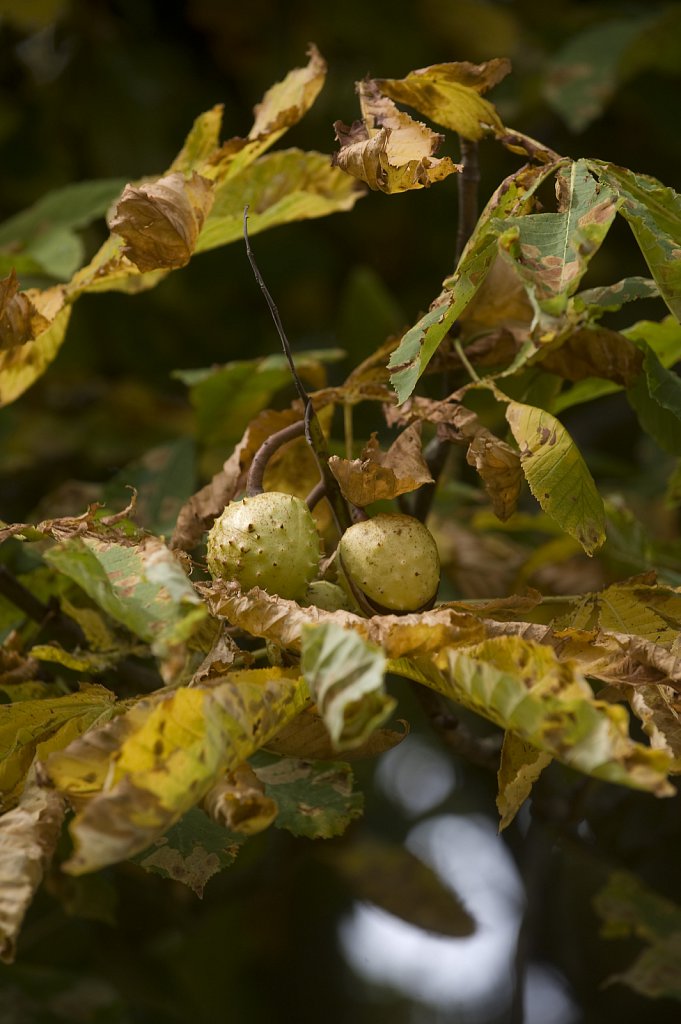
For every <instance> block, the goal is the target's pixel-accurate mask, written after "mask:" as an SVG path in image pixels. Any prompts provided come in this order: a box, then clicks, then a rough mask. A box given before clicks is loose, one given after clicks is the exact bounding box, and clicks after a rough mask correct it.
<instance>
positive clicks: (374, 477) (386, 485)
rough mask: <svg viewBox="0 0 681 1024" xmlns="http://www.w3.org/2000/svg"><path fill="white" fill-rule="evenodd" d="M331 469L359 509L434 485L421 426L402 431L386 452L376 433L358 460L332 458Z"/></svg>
mask: <svg viewBox="0 0 681 1024" xmlns="http://www.w3.org/2000/svg"><path fill="white" fill-rule="evenodd" d="M329 468H330V469H331V472H332V473H333V475H334V476H335V478H336V480H338V483H339V485H340V489H341V491H342V492H343V495H344V496H345V497H346V498H347V499H348V501H351V502H352V503H353V505H358V506H359V507H360V508H364V506H365V505H370V504H371V503H372V502H373V501H380V500H381V499H383V498H386V499H391V498H395V497H397V495H398V494H407V493H408V492H409V491H415V490H416V489H417V488H418V487H420V486H421V485H422V484H429V483H432V482H433V478H432V476H431V473H430V470H429V468H428V465H427V463H426V461H425V459H424V458H423V453H422V451H421V424H420V423H413V424H412V425H411V426H410V427H407V429H406V430H403V431H402V433H401V434H400V435H399V437H398V438H397V439H396V440H395V441H394V442H393V444H392V445H391V446H390V448H389V449H388V451H387V452H382V451H381V449H380V447H379V444H378V440H377V439H376V434H372V435H371V440H370V441H369V443H368V444H367V446H366V447H365V449H364V451H363V452H362V455H361V457H360V458H359V459H353V460H352V461H349V460H348V459H341V458H339V457H338V456H337V455H332V456H331V458H330V459H329Z"/></svg>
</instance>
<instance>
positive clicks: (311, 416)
mask: <svg viewBox="0 0 681 1024" xmlns="http://www.w3.org/2000/svg"><path fill="white" fill-rule="evenodd" d="M244 241H245V243H246V254H247V256H248V260H249V263H250V264H251V268H252V270H253V274H254V276H255V279H256V281H257V282H258V284H259V285H260V290H261V291H262V293H263V295H264V296H265V301H266V302H267V305H268V307H269V310H270V313H271V314H272V319H273V321H274V325H275V327H276V328H277V333H278V335H279V339H280V341H281V344H282V347H283V349H284V355H285V356H286V359H287V360H288V364H289V367H290V368H291V374H292V376H293V380H294V383H295V386H296V390H297V392H298V394H299V396H300V398H301V400H302V402H303V404H304V406H305V436H306V438H307V441H308V444H309V445H310V448H311V449H312V452H313V454H314V457H315V459H316V461H317V465H318V466H319V472H320V474H321V477H322V480H323V481H324V485H325V487H326V496H327V498H328V499H329V504H330V505H331V509H332V511H333V516H334V519H335V521H336V526H337V527H338V529H339V531H340V532H341V533H344V532H345V530H347V528H348V527H349V526H350V525H351V522H352V520H351V518H350V512H349V510H348V507H347V505H346V503H345V498H344V497H343V495H342V494H341V491H340V488H339V486H338V482H337V480H336V478H335V476H334V475H333V473H332V472H331V470H330V469H329V452H328V449H327V446H326V438H325V437H324V431H323V430H322V426H321V423H320V422H319V417H318V416H317V414H316V412H315V411H314V408H313V406H312V402H311V401H310V396H309V395H308V393H307V391H306V390H305V387H304V385H303V382H302V381H301V379H300V377H299V376H298V371H297V370H296V367H295V363H294V361H293V353H292V351H291V346H290V344H289V340H288V338H287V337H286V331H285V330H284V325H283V323H282V321H281V316H280V315H279V310H278V309H277V306H276V303H275V301H274V299H273V298H272V296H271V295H270V293H269V291H268V288H267V285H266V284H265V282H264V280H263V277H262V274H261V273H260V271H259V269H258V265H257V263H256V261H255V256H254V255H253V250H252V249H251V243H250V241H249V238H248V206H245V207H244Z"/></svg>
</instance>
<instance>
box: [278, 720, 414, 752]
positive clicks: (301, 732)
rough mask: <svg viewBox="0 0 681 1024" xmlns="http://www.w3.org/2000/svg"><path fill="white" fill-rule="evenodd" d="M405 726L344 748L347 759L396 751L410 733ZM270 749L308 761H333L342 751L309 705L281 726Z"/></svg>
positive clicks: (377, 734) (376, 730)
mask: <svg viewBox="0 0 681 1024" xmlns="http://www.w3.org/2000/svg"><path fill="white" fill-rule="evenodd" d="M401 725H402V726H403V729H404V731H403V732H397V731H396V730H394V729H375V730H374V732H372V734H371V736H369V738H368V739H367V740H366V742H365V743H363V744H362V745H361V746H359V747H354V748H353V749H352V750H344V751H343V757H344V759H345V760H346V761H357V760H360V759H361V758H368V757H377V756H378V754H383V753H385V751H386V750H392V748H393V747H396V746H397V744H398V743H401V742H402V740H403V739H404V738H405V736H407V735H408V733H409V726H408V724H407V722H405V721H404V720H402V721H401ZM267 749H268V750H270V751H272V753H274V754H280V755H282V756H283V757H298V758H303V759H304V760H306V761H333V759H334V758H336V757H338V750H337V748H336V747H334V745H333V744H332V742H331V738H330V736H329V730H328V729H327V727H326V725H325V724H324V720H323V718H322V717H321V715H320V714H319V712H318V711H317V710H316V709H315V708H314V707H311V708H305V710H304V711H302V712H301V714H299V715H298V717H297V718H294V719H293V720H292V721H291V722H289V723H288V724H287V725H285V726H284V728H283V729H280V730H279V732H278V733H277V734H276V736H274V737H273V739H272V740H270V742H269V743H268V744H267Z"/></svg>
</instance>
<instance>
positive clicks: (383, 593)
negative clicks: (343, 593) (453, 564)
mask: <svg viewBox="0 0 681 1024" xmlns="http://www.w3.org/2000/svg"><path fill="white" fill-rule="evenodd" d="M338 557H339V560H340V567H341V570H342V573H341V575H342V576H345V577H346V582H347V581H349V583H350V584H351V586H349V591H350V593H351V594H352V592H353V589H354V591H357V592H359V596H360V597H363V598H364V599H365V601H366V602H367V603H368V604H369V605H371V606H372V607H375V608H376V610H377V611H381V610H385V611H392V612H415V611H420V610H421V609H423V608H426V607H428V606H429V605H431V604H432V602H433V601H434V600H435V596H436V594H437V590H438V587H439V585H440V556H439V555H438V550H437V545H436V543H435V540H434V539H433V535H432V534H431V532H430V530H428V528H427V527H425V526H424V525H423V523H421V522H419V520H418V519H415V518H414V517H413V516H407V515H401V514H397V513H395V514H389V513H380V514H379V515H376V516H374V517H373V518H372V519H366V520H364V521H363V522H360V523H355V524H354V526H351V527H350V529H349V530H346V531H345V533H344V534H343V536H342V538H341V541H340V544H339V545H338ZM357 596H358V595H357V594H353V597H355V599H357Z"/></svg>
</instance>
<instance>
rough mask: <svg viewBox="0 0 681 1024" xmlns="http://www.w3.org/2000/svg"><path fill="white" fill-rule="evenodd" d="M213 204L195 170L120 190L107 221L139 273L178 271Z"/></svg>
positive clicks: (209, 188)
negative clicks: (110, 216) (123, 243)
mask: <svg viewBox="0 0 681 1024" xmlns="http://www.w3.org/2000/svg"><path fill="white" fill-rule="evenodd" d="M212 203H213V186H212V184H211V182H209V181H207V180H206V178H202V177H201V175H200V174H197V173H196V172H195V171H194V172H192V175H191V177H189V178H185V177H184V175H182V174H180V173H178V172H175V173H173V174H168V175H167V176H166V177H164V178H157V180H156V181H154V182H150V183H149V184H143V185H139V186H135V185H126V187H125V188H124V190H123V194H122V195H121V198H120V199H119V200H118V203H117V204H116V210H115V213H114V216H113V217H112V218H111V220H110V222H109V226H110V228H111V230H112V231H114V232H116V234H117V235H120V236H121V237H122V238H123V239H124V240H125V245H124V246H123V250H122V252H123V255H124V256H126V257H127V258H128V259H129V260H130V261H131V262H132V263H134V264H135V266H136V267H137V268H138V269H139V270H140V271H141V272H142V273H144V272H145V271H148V270H161V269H167V270H172V269H175V268H176V267H183V266H185V264H186V263H188V262H189V259H190V257H191V255H192V253H193V252H194V249H195V248H196V240H197V238H198V236H199V232H200V231H201V228H202V227H203V223H204V221H205V219H206V217H207V215H208V212H209V210H210V208H211V206H212Z"/></svg>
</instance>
